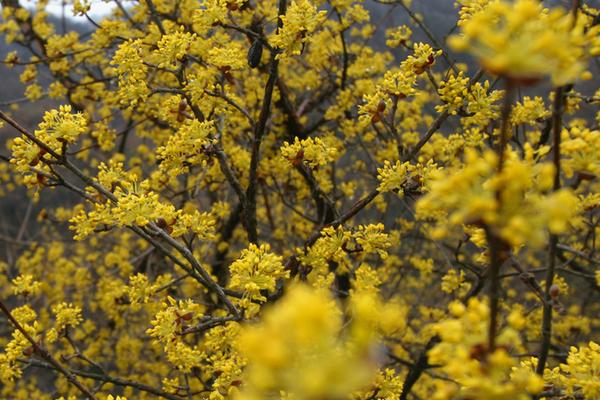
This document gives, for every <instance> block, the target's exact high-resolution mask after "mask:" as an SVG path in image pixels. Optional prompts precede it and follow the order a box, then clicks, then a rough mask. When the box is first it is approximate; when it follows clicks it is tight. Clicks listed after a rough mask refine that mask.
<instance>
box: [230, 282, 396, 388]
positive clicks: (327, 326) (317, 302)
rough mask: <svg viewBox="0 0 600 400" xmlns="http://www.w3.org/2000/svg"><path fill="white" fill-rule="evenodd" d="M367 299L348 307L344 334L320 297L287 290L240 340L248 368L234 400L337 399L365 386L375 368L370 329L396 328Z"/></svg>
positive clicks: (334, 311) (392, 317)
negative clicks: (278, 399)
mask: <svg viewBox="0 0 600 400" xmlns="http://www.w3.org/2000/svg"><path fill="white" fill-rule="evenodd" d="M368 297H369V295H368V294H363V295H358V296H357V298H356V299H355V303H354V304H353V305H351V310H352V311H351V312H352V315H353V319H352V321H351V323H350V326H349V327H348V328H347V329H345V327H344V323H343V320H342V312H341V311H340V309H339V307H338V306H337V305H336V303H335V302H334V301H333V300H332V299H331V298H329V296H328V295H327V294H326V293H325V292H324V291H319V290H314V289H310V288H308V287H305V286H299V285H296V286H292V287H291V288H290V289H289V290H288V292H287V294H286V295H285V297H284V299H283V300H281V301H280V302H279V303H277V305H275V306H274V307H273V308H271V309H269V310H268V311H266V312H265V313H264V315H263V318H262V322H261V323H260V324H258V325H255V326H251V327H249V328H248V329H246V330H245V331H244V332H243V333H242V335H241V337H240V340H239V348H240V351H241V352H242V353H243V354H244V355H245V357H247V359H248V366H247V369H246V372H245V377H244V381H245V382H246V385H245V386H244V389H243V390H242V391H241V392H240V394H239V396H237V398H239V399H264V398H269V397H270V396H273V395H278V394H285V396H292V397H293V398H299V399H317V398H328V399H334V398H336V399H337V398H347V397H348V396H349V395H350V394H351V393H352V392H353V391H354V390H357V389H360V388H362V387H364V386H366V385H368V384H369V382H370V381H371V379H372V378H373V377H374V375H375V372H376V367H377V363H378V354H377V347H376V346H375V345H376V343H377V342H376V341H377V337H376V336H373V332H374V331H373V328H374V327H376V326H381V325H386V324H388V325H389V324H391V325H393V326H394V328H398V322H399V321H397V320H396V318H399V317H401V315H399V314H398V313H397V312H395V311H396V310H397V309H396V308H395V309H394V310H391V309H390V310H389V311H386V312H385V313H383V314H382V313H381V309H380V308H379V307H377V302H376V301H375V300H373V299H371V298H368ZM376 310H379V312H377V311H376ZM374 311H376V312H375V313H374ZM394 328H391V327H390V329H394ZM265 338H269V340H268V341H265Z"/></svg>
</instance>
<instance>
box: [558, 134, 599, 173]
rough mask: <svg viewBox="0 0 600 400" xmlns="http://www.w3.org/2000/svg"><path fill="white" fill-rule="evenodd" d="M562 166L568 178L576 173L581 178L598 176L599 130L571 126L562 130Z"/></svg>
mask: <svg viewBox="0 0 600 400" xmlns="http://www.w3.org/2000/svg"><path fill="white" fill-rule="evenodd" d="M562 141H563V143H562V146H561V147H562V149H561V150H562V152H563V153H564V155H565V160H564V161H563V162H562V166H563V168H564V171H565V175H566V176H567V177H568V178H570V177H572V176H573V174H578V175H579V177H580V178H582V179H593V178H594V177H598V176H600V130H598V129H596V130H590V129H588V128H581V127H572V128H570V129H565V130H563V131H562Z"/></svg>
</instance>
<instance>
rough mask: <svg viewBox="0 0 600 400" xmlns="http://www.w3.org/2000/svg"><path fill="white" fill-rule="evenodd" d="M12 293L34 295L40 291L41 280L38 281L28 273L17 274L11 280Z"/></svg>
mask: <svg viewBox="0 0 600 400" xmlns="http://www.w3.org/2000/svg"><path fill="white" fill-rule="evenodd" d="M12 284H13V293H14V294H22V295H23V296H35V295H36V294H38V293H39V292H40V286H41V285H42V284H41V282H38V281H36V280H35V279H34V277H33V276H32V275H30V274H26V275H19V276H17V277H16V278H15V279H13V280H12Z"/></svg>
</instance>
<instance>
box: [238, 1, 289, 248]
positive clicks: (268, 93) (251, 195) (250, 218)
mask: <svg viewBox="0 0 600 400" xmlns="http://www.w3.org/2000/svg"><path fill="white" fill-rule="evenodd" d="M286 7H287V0H279V11H278V21H277V30H279V29H281V28H282V27H283V20H282V19H281V16H282V15H285V10H286ZM278 54H279V52H277V51H274V52H272V53H271V67H270V69H269V78H268V79H267V84H266V85H265V92H264V96H263V103H262V108H261V110H260V114H259V117H258V121H257V123H256V128H255V130H254V139H253V140H252V158H251V159H250V173H249V178H248V188H247V189H246V204H245V207H244V216H245V222H246V230H247V232H248V240H249V241H250V242H251V243H257V242H258V232H257V221H256V186H257V178H258V163H259V159H260V145H261V142H262V138H263V136H264V134H265V130H266V126H267V120H268V119H269V114H270V111H271V99H272V97H273V89H274V88H275V82H276V81H277V68H278V66H279V59H278V58H277V56H278Z"/></svg>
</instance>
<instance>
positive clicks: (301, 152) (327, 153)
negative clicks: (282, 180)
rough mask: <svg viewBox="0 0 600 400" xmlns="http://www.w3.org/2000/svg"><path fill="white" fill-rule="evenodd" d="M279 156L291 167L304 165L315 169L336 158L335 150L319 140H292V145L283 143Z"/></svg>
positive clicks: (336, 152)
mask: <svg viewBox="0 0 600 400" xmlns="http://www.w3.org/2000/svg"><path fill="white" fill-rule="evenodd" d="M281 155H282V156H283V158H285V159H286V160H287V161H289V162H290V163H291V164H292V165H294V166H297V165H299V164H300V163H306V164H307V165H308V166H309V167H310V168H312V169H315V168H318V167H322V166H325V165H327V164H329V163H331V162H333V161H335V160H336V159H337V158H338V151H337V148H336V147H334V146H331V145H330V144H329V143H327V142H326V141H325V140H323V139H321V138H314V139H313V138H307V139H302V140H300V139H298V138H297V137H296V138H295V139H294V143H292V144H290V143H288V142H284V143H283V146H281Z"/></svg>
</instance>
